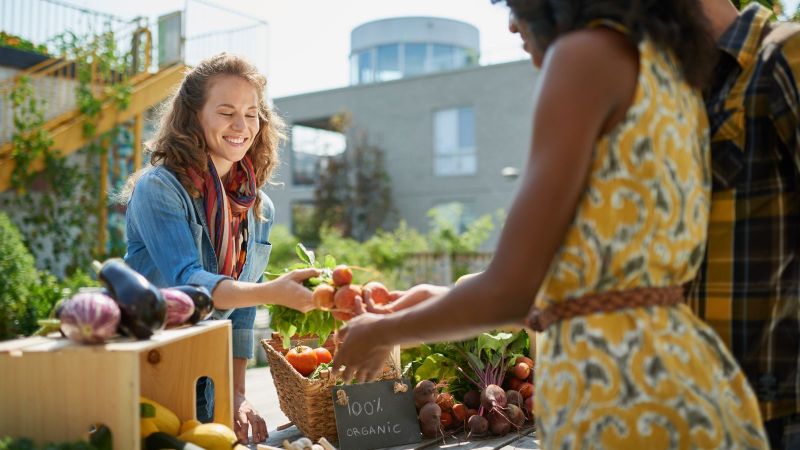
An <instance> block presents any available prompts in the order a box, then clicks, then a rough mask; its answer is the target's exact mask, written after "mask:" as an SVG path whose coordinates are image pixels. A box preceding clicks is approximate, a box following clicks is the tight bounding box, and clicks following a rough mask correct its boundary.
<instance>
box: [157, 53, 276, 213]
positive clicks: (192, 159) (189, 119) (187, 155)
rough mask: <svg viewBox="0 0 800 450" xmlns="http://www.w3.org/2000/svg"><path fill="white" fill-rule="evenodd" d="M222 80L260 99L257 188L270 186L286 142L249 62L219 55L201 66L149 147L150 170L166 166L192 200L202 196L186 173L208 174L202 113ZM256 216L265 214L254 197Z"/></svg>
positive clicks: (253, 152)
mask: <svg viewBox="0 0 800 450" xmlns="http://www.w3.org/2000/svg"><path fill="white" fill-rule="evenodd" d="M219 75H234V76H237V77H241V78H243V79H244V80H246V81H247V82H249V83H250V84H252V85H253V87H254V88H256V92H257V94H258V125H259V128H258V133H256V136H255V137H254V138H253V144H252V145H251V146H250V149H249V150H248V151H247V155H248V156H249V157H250V161H251V162H252V163H253V169H254V171H255V175H256V186H257V187H259V188H261V187H262V186H264V184H266V183H267V182H268V181H269V179H270V176H271V175H272V171H273V170H274V169H275V167H277V165H278V148H279V146H280V143H281V141H282V140H283V138H284V128H285V125H284V122H283V120H281V118H280V117H279V116H278V115H277V114H275V113H274V112H273V111H271V110H270V108H269V106H268V105H267V101H266V99H265V97H264V91H265V89H266V86H267V80H266V78H265V77H264V75H262V74H261V73H260V72H259V71H258V69H257V68H256V67H255V66H254V65H253V64H252V63H250V62H249V61H247V60H246V59H244V58H242V57H240V56H236V55H231V54H228V53H220V54H218V55H216V56H212V57H210V58H207V59H204V60H202V61H201V62H200V63H199V64H198V65H197V66H195V67H193V68H192V69H191V70H189V71H188V72H187V73H186V76H185V77H184V78H183V81H182V82H181V85H180V87H179V88H178V89H177V91H176V92H175V94H174V95H173V96H172V98H171V99H170V100H168V101H167V102H166V107H165V109H164V110H163V112H162V114H161V122H160V126H159V128H158V131H157V132H156V135H155V137H154V138H153V139H152V140H151V141H149V142H148V143H147V147H148V149H150V150H151V154H150V164H151V165H153V166H156V165H163V166H165V167H166V168H168V169H169V170H170V171H172V172H173V173H174V174H175V176H176V177H177V178H178V181H180V183H181V185H183V187H184V188H185V189H186V192H188V193H189V195H191V196H192V197H195V198H196V197H199V196H200V192H199V191H198V190H197V188H196V187H195V186H194V184H193V183H192V182H191V179H190V178H189V175H188V174H187V170H188V169H189V168H191V169H193V170H194V171H195V172H196V173H198V174H205V173H207V172H208V146H207V144H206V140H205V137H204V134H203V129H202V127H201V126H200V119H199V113H200V110H201V109H202V108H203V105H204V104H205V102H206V94H207V93H208V87H209V85H210V82H211V79H212V78H214V77H216V76H219ZM254 208H255V212H256V213H257V214H258V213H260V211H261V198H260V197H259V196H256V202H255V205H254Z"/></svg>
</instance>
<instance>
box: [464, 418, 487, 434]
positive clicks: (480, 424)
mask: <svg viewBox="0 0 800 450" xmlns="http://www.w3.org/2000/svg"><path fill="white" fill-rule="evenodd" d="M467 428H469V435H470V436H472V435H475V436H483V435H484V434H486V432H487V431H489V421H488V420H486V417H483V416H481V415H478V414H475V415H474V416H472V417H470V418H469V420H467Z"/></svg>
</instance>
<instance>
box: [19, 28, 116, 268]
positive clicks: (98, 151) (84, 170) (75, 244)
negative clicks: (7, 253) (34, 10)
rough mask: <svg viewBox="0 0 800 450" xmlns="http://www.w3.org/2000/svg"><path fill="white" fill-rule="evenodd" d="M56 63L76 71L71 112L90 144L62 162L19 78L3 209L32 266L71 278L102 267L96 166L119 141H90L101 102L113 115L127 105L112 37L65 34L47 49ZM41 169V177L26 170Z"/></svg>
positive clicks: (38, 106)
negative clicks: (100, 85)
mask: <svg viewBox="0 0 800 450" xmlns="http://www.w3.org/2000/svg"><path fill="white" fill-rule="evenodd" d="M53 45H54V47H55V48H56V49H57V50H58V52H59V54H60V55H62V57H64V58H67V59H69V60H71V61H72V62H73V63H74V65H75V68H76V72H77V81H78V84H77V86H76V88H75V96H76V104H77V108H78V110H79V111H80V112H81V113H82V114H83V116H84V118H85V120H84V125H83V134H84V136H85V137H86V138H89V139H91V140H90V142H89V144H88V145H87V146H86V147H85V148H84V150H83V151H80V152H78V153H77V154H76V155H75V156H73V157H71V158H69V159H67V158H65V157H63V156H62V155H61V154H60V152H59V151H58V150H57V149H55V148H54V147H53V140H52V138H51V136H50V134H49V133H48V132H47V131H46V130H45V127H44V125H45V116H44V110H45V108H47V105H46V104H45V102H44V101H39V100H37V97H36V96H35V92H34V88H33V86H32V84H31V81H30V79H29V78H28V77H21V78H20V79H19V80H18V82H17V85H16V86H15V88H14V90H13V91H12V92H11V94H10V99H11V104H12V107H13V112H14V133H13V135H12V144H13V152H12V155H11V156H12V158H13V160H14V162H15V164H16V168H15V170H14V172H13V174H12V178H11V186H12V188H13V189H14V193H15V195H12V196H10V197H6V198H4V204H5V205H7V206H11V207H12V208H11V209H13V210H15V211H17V213H15V215H14V216H13V219H14V221H15V222H16V223H17V224H18V226H19V227H20V231H21V232H22V233H23V235H24V237H25V242H26V243H27V244H28V247H29V248H30V250H31V251H32V252H33V253H34V255H36V257H37V261H39V263H40V264H42V265H43V266H44V267H45V268H48V269H50V270H53V271H58V272H61V271H62V270H63V271H64V272H65V273H72V272H73V271H75V270H76V269H77V268H80V267H88V264H89V263H90V261H91V260H92V259H94V258H96V259H103V258H104V257H105V256H106V255H105V254H104V253H105V250H104V249H98V248H95V243H96V241H95V238H94V236H95V235H96V233H93V232H92V229H93V228H95V227H96V225H97V223H98V218H99V215H100V214H101V212H102V210H103V208H102V207H101V203H103V202H105V201H106V199H105V198H100V195H99V178H100V177H99V176H97V174H98V173H99V165H100V161H99V160H100V158H104V157H107V155H106V151H107V150H106V145H103V144H102V142H104V141H106V142H107V140H108V139H110V137H111V136H113V135H114V134H116V133H117V130H116V129H114V130H111V131H109V132H108V133H105V134H103V135H102V136H96V131H97V125H96V124H97V121H98V120H99V113H100V111H101V109H102V105H103V102H104V101H105V100H106V99H110V100H111V101H113V102H114V104H115V105H116V106H117V108H119V109H124V108H125V107H127V105H128V103H129V101H130V92H131V89H130V83H129V82H128V81H127V78H126V74H127V70H126V64H127V63H126V58H125V57H123V56H120V55H118V54H117V51H116V43H115V37H114V34H113V32H111V31H106V32H103V33H100V34H99V35H96V36H83V37H80V36H77V35H75V34H74V33H70V32H67V33H64V34H62V35H60V36H58V37H57V38H55V39H54V41H53ZM95 80H105V81H106V86H107V87H106V88H105V89H104V90H103V91H102V92H97V89H96V88H95V86H94V83H95ZM40 159H41V160H42V161H44V169H43V170H42V171H41V172H37V171H34V170H33V167H32V164H33V162H34V161H37V160H40Z"/></svg>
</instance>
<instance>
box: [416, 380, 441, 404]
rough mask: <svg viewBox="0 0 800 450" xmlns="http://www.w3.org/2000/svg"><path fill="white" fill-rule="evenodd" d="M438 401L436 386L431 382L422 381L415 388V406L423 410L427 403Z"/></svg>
mask: <svg viewBox="0 0 800 450" xmlns="http://www.w3.org/2000/svg"><path fill="white" fill-rule="evenodd" d="M435 401H436V385H435V384H433V381H431V380H422V381H420V382H419V383H417V385H416V386H415V387H414V404H415V405H416V406H417V409H422V407H423V406H424V405H425V404H426V403H433V402H435Z"/></svg>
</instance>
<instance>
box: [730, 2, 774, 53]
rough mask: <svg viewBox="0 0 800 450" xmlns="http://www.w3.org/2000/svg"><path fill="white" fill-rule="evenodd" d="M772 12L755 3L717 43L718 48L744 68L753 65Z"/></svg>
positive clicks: (741, 14)
mask: <svg viewBox="0 0 800 450" xmlns="http://www.w3.org/2000/svg"><path fill="white" fill-rule="evenodd" d="M771 17H772V11H770V10H769V9H767V8H765V7H764V6H762V5H760V4H758V3H756V2H753V3H751V4H750V6H748V7H747V8H745V9H744V10H743V11H742V12H741V13H740V14H739V17H738V18H737V19H736V21H734V22H733V23H732V24H731V26H730V27H728V29H727V30H725V33H723V34H722V36H721V37H720V39H719V41H718V42H717V48H718V49H720V50H721V51H723V52H725V53H727V54H729V55H731V56H732V57H733V58H734V59H735V60H736V61H737V62H738V63H739V66H740V67H742V68H744V67H747V66H749V65H750V64H752V63H753V61H754V60H755V58H756V55H757V54H758V49H759V47H760V45H761V36H762V34H763V32H764V28H765V27H766V26H767V24H769V20H770V18H771Z"/></svg>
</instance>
